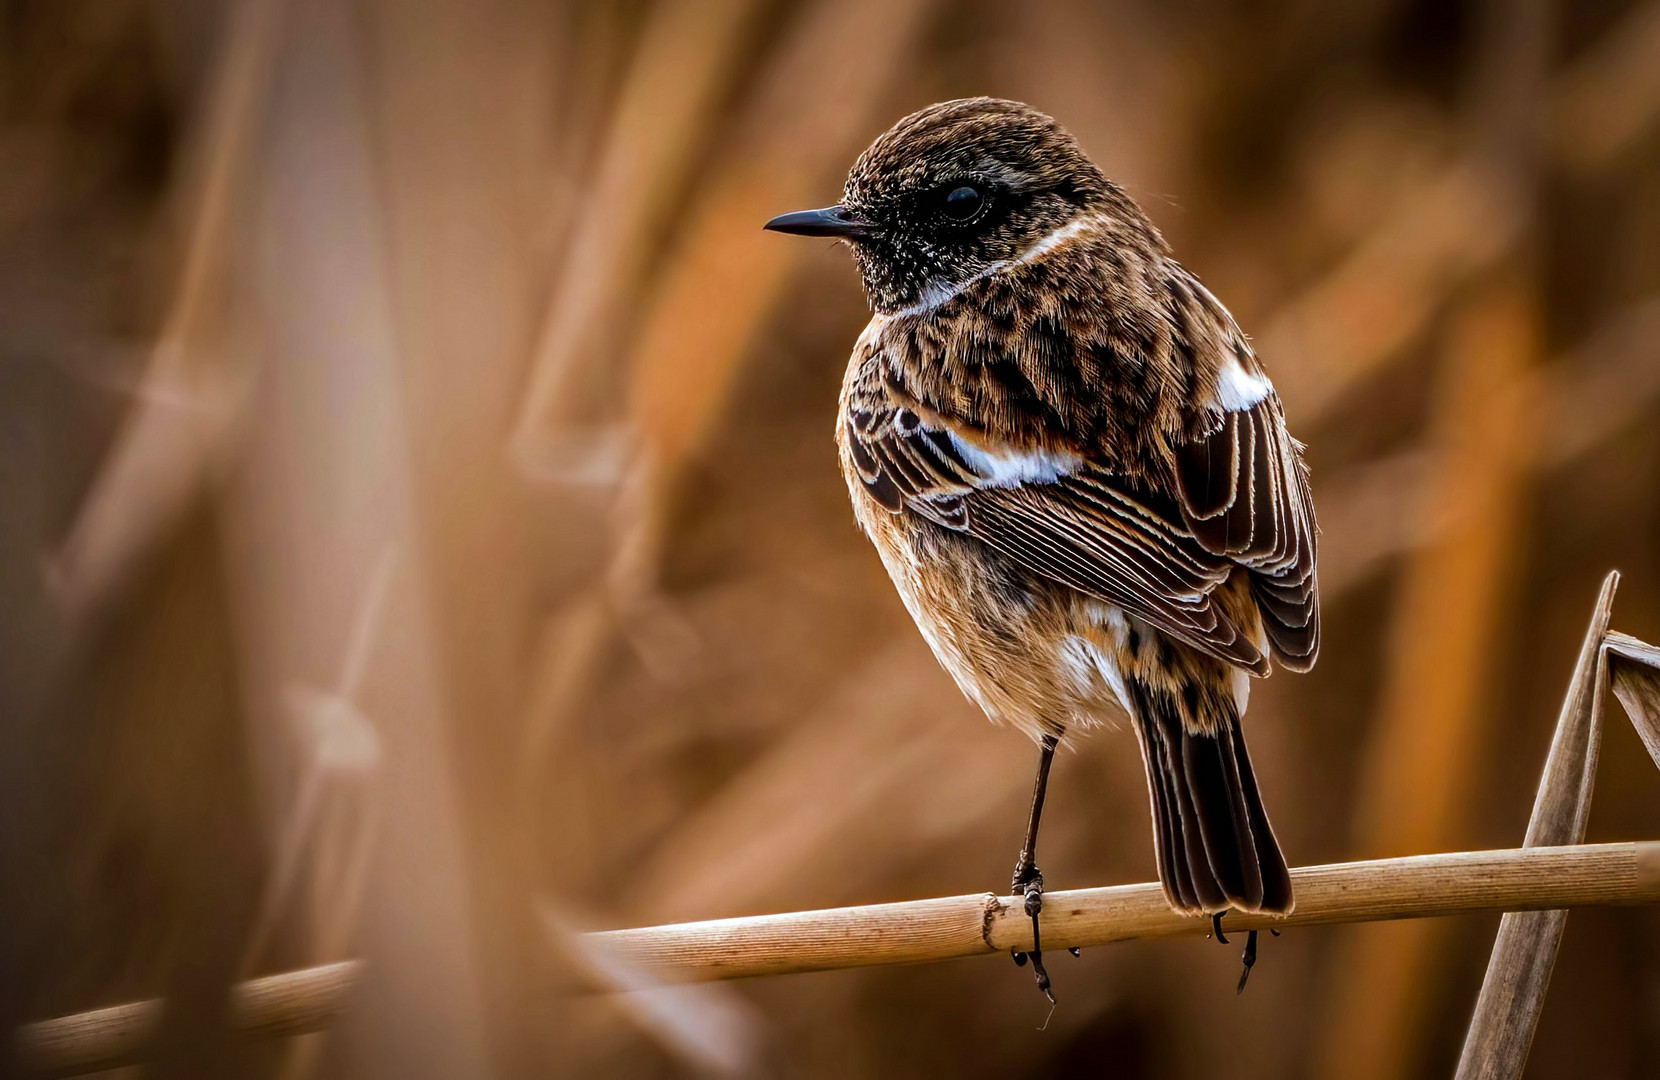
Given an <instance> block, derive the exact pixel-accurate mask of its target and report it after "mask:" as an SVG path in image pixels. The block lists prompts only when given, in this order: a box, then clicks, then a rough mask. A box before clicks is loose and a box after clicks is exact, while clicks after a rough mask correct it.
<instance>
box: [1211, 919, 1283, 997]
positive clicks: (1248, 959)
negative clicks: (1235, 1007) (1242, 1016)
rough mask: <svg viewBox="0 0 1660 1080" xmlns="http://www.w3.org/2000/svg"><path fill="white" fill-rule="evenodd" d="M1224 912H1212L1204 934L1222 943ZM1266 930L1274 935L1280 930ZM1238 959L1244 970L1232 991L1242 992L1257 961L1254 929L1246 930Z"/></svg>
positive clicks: (1224, 942)
mask: <svg viewBox="0 0 1660 1080" xmlns="http://www.w3.org/2000/svg"><path fill="white" fill-rule="evenodd" d="M1226 914H1227V912H1225V911H1217V912H1213V913H1212V914H1211V917H1210V933H1209V934H1206V935H1205V936H1206V937H1214V938H1215V939H1216V940H1217V941H1218V942H1220V943H1221V944H1223V945H1226V944H1227V943H1228V937H1227V935H1226V934H1224V933H1222V916H1224V915H1226ZM1268 932H1269V933H1270V934H1273V935H1274V936H1275V937H1279V936H1280V932H1279V931H1278V930H1275V929H1273V928H1270V929H1269V931H1268ZM1239 960H1240V963H1242V964H1244V965H1245V970H1243V971H1241V972H1240V973H1239V986H1238V987H1237V988H1236V989H1235V990H1234V993H1236V994H1243V993H1244V992H1245V983H1246V982H1247V981H1249V980H1250V978H1251V968H1253V967H1255V966H1256V962H1257V932H1256V931H1255V930H1251V931H1247V933H1246V935H1245V951H1244V952H1243V953H1241V954H1240V957H1239Z"/></svg>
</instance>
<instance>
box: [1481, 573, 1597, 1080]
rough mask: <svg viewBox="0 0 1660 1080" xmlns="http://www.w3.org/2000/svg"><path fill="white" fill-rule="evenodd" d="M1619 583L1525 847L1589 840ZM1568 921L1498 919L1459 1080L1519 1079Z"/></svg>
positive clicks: (1593, 630)
mask: <svg viewBox="0 0 1660 1080" xmlns="http://www.w3.org/2000/svg"><path fill="white" fill-rule="evenodd" d="M1619 580H1620V575H1619V574H1618V573H1617V572H1616V573H1611V574H1609V575H1608V576H1607V577H1606V578H1605V579H1604V580H1603V583H1602V593H1601V594H1600V595H1599V596H1598V597H1597V606H1596V608H1595V609H1594V610H1593V611H1592V613H1591V625H1590V627H1589V628H1588V629H1587V630H1586V631H1585V641H1584V644H1583V645H1581V646H1580V650H1579V660H1578V662H1577V663H1576V664H1575V665H1574V673H1573V678H1572V679H1571V680H1570V681H1569V683H1568V693H1567V696H1566V697H1565V698H1564V699H1563V701H1562V712H1561V715H1560V716H1559V717H1558V719H1557V722H1556V734H1555V736H1554V737H1553V738H1552V739H1551V747H1550V755H1549V756H1548V757H1547V758H1546V759H1545V770H1544V773H1543V775H1542V776H1540V778H1539V793H1538V795H1537V796H1536V797H1535V799H1534V802H1533V815H1532V817H1531V818H1529V820H1528V824H1527V838H1526V839H1525V840H1524V841H1523V844H1524V846H1525V847H1528V848H1537V847H1543V846H1546V845H1555V844H1577V843H1579V842H1580V841H1582V840H1583V839H1584V838H1585V823H1586V821H1587V820H1588V819H1589V818H1590V814H1591V790H1592V787H1593V786H1594V784H1595V781H1596V776H1597V753H1598V749H1599V747H1600V745H1601V741H1602V706H1603V700H1604V698H1605V697H1606V691H1607V689H1608V665H1607V658H1606V652H1607V650H1606V648H1605V646H1604V639H1605V637H1606V636H1607V633H1608V619H1609V617H1610V616H1611V615H1612V613H1613V608H1614V590H1615V588H1616V587H1617V586H1618V585H1619ZM1567 922H1568V913H1567V912H1566V911H1564V910H1551V911H1534V912H1527V913H1507V914H1506V915H1505V916H1504V918H1503V919H1502V920H1500V922H1499V932H1498V937H1497V939H1496V940H1495V941H1494V943H1493V953H1492V956H1491V958H1490V959H1489V960H1488V964H1487V975H1486V977H1485V978H1484V979H1483V980H1482V984H1481V994H1480V996H1479V997H1478V998H1477V999H1476V1008H1475V1015H1474V1017H1473V1018H1472V1019H1471V1020H1470V1027H1469V1029H1468V1031H1467V1032H1466V1034H1465V1039H1464V1051H1463V1053H1462V1054H1461V1055H1460V1057H1459V1062H1458V1073H1457V1076H1458V1078H1459V1080H1501V1078H1505V1077H1509V1078H1512V1080H1514V1078H1517V1077H1520V1076H1521V1075H1522V1070H1523V1069H1524V1068H1526V1066H1527V1055H1528V1050H1529V1048H1530V1047H1531V1046H1532V1045H1533V1032H1534V1029H1535V1028H1536V1027H1537V1025H1538V1023H1539V1015H1540V1013H1542V1012H1543V1011H1544V1008H1545V991H1546V990H1547V989H1548V988H1549V987H1550V976H1551V969H1552V968H1553V967H1554V966H1555V964H1556V952H1557V949H1558V948H1559V947H1560V945H1561V943H1562V931H1563V930H1564V929H1565V928H1566V926H1567Z"/></svg>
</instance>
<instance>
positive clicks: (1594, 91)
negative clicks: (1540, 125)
mask: <svg viewBox="0 0 1660 1080" xmlns="http://www.w3.org/2000/svg"><path fill="white" fill-rule="evenodd" d="M1656 42H1660V4H1654V3H1650V4H1646V5H1644V6H1643V7H1641V8H1639V9H1638V10H1636V11H1634V12H1633V13H1631V14H1630V15H1628V16H1626V18H1625V19H1624V20H1622V21H1621V22H1620V23H1618V24H1616V25H1615V26H1613V27H1612V28H1610V29H1609V30H1608V31H1607V32H1606V33H1605V34H1604V35H1603V37H1602V39H1601V42H1600V43H1599V44H1598V45H1597V46H1595V47H1593V48H1591V49H1589V50H1586V53H1585V55H1583V56H1582V57H1581V58H1579V59H1578V60H1576V62H1575V64H1574V65H1573V67H1571V68H1569V69H1568V70H1567V71H1565V72H1563V73H1562V74H1560V75H1558V76H1556V77H1555V79H1554V80H1553V82H1552V85H1551V93H1550V100H1549V107H1550V114H1551V124H1550V134H1551V138H1552V148H1553V149H1554V150H1555V152H1556V153H1557V155H1558V156H1559V157H1561V158H1563V159H1565V160H1566V161H1568V162H1569V163H1570V164H1571V165H1573V166H1574V167H1575V168H1576V169H1577V170H1578V171H1579V172H1581V173H1582V174H1587V173H1595V172H1597V171H1599V170H1602V169H1606V168H1608V167H1609V166H1611V165H1612V164H1614V163H1615V162H1616V161H1617V160H1618V159H1619V158H1620V157H1621V155H1623V153H1624V152H1625V151H1626V149H1627V148H1628V147H1631V146H1633V145H1634V144H1636V143H1637V142H1638V141H1639V139H1640V138H1641V136H1642V135H1643V133H1644V132H1645V131H1646V130H1647V129H1648V127H1649V126H1651V125H1652V124H1653V123H1654V121H1655V117H1656V116H1657V115H1660V75H1657V74H1656V72H1660V67H1657V66H1656V65H1655V64H1654V63H1653V57H1654V51H1655V48H1656ZM1611 102H1612V103H1613V104H1612V105H1611V104H1610V103H1611ZM1523 201H1524V196H1523V194H1522V193H1521V192H1519V191H1517V190H1516V189H1515V188H1514V186H1513V185H1512V183H1511V181H1510V180H1508V179H1507V178H1506V177H1505V176H1504V175H1503V174H1502V173H1501V172H1497V171H1495V170H1494V169H1492V168H1491V167H1490V164H1489V163H1487V162H1486V161H1484V160H1483V158H1482V157H1481V156H1479V155H1470V156H1467V157H1463V158H1460V159H1459V160H1457V161H1455V162H1453V163H1452V164H1450V165H1449V166H1448V167H1447V169H1446V171H1445V172H1443V173H1442V174H1441V175H1440V177H1439V178H1437V179H1435V180H1434V181H1432V182H1430V183H1427V184H1424V185H1422V186H1421V187H1419V188H1418V189H1417V190H1416V191H1415V192H1414V193H1413V195H1412V196H1411V197H1410V198H1408V199H1406V200H1405V201H1403V202H1402V203H1401V205H1400V207H1399V208H1398V209H1397V210H1396V212H1395V213H1393V214H1391V216H1390V217H1389V218H1388V219H1387V220H1385V221H1384V222H1383V223H1382V224H1381V225H1379V226H1378V227H1377V228H1376V229H1375V230H1374V231H1373V232H1372V233H1371V234H1370V235H1368V236H1367V237H1366V238H1364V239H1363V240H1361V241H1360V243H1358V244H1356V245H1355V247H1354V250H1353V251H1352V253H1351V254H1350V255H1349V256H1348V257H1347V258H1345V259H1344V260H1343V261H1342V262H1341V263H1340V264H1339V265H1338V266H1337V267H1336V268H1335V269H1334V270H1333V271H1332V272H1331V273H1329V274H1328V275H1326V276H1325V277H1323V278H1321V279H1320V280H1318V281H1316V282H1315V283H1314V284H1313V285H1312V286H1310V287H1309V288H1308V289H1306V290H1304V291H1303V292H1301V293H1300V294H1298V295H1297V296H1296V297H1295V298H1294V299H1293V300H1291V301H1290V302H1289V303H1288V304H1286V305H1285V307H1284V308H1282V309H1281V311H1280V312H1279V313H1278V314H1277V315H1275V316H1274V317H1273V318H1272V319H1270V320H1268V321H1267V323H1266V324H1265V329H1264V331H1263V333H1262V334H1261V336H1260V337H1259V339H1258V342H1257V351H1258V352H1260V353H1261V354H1262V355H1264V356H1267V357H1271V358H1273V357H1278V358H1280V360H1279V362H1278V366H1276V367H1275V373H1276V377H1275V382H1276V384H1277V385H1278V388H1279V391H1280V396H1281V397H1282V398H1283V399H1284V400H1285V401H1286V404H1287V407H1288V408H1289V409H1290V410H1291V413H1292V416H1293V419H1295V420H1298V421H1300V422H1301V423H1303V424H1308V423H1310V422H1312V421H1316V420H1318V419H1320V418H1321V417H1323V416H1325V415H1326V414H1327V413H1329V412H1330V411H1331V410H1332V409H1334V408H1336V407H1337V405H1338V404H1339V403H1340V401H1341V399H1342V398H1343V397H1344V395H1345V394H1347V393H1348V392H1349V391H1350V390H1351V389H1353V388H1354V387H1355V386H1357V385H1359V384H1360V383H1361V382H1362V381H1363V380H1365V379H1366V378H1368V377H1369V376H1371V375H1372V374H1373V373H1375V372H1377V371H1378V370H1380V369H1381V368H1382V367H1384V366H1385V365H1387V364H1388V363H1390V362H1392V361H1393V360H1396V359H1399V358H1401V357H1402V356H1403V355H1404V354H1405V351H1406V350H1405V349H1404V346H1406V345H1407V344H1408V343H1410V342H1411V341H1413V340H1416V339H1417V338H1418V337H1419V336H1420V335H1421V334H1422V333H1423V331H1424V330H1425V329H1426V328H1427V327H1428V326H1429V325H1430V322H1431V320H1432V318H1433V317H1434V315H1435V314H1436V312H1437V311H1439V310H1440V309H1441V307H1442V305H1443V304H1444V303H1445V301H1446V298H1447V297H1448V296H1449V295H1451V294H1452V293H1453V292H1454V290H1456V289H1457V288H1458V287H1459V286H1460V285H1462V284H1463V283H1464V282H1466V281H1468V280H1469V279H1470V278H1471V277H1472V276H1474V275H1475V274H1477V273H1479V272H1481V271H1482V270H1484V269H1486V268H1487V267H1489V266H1492V265H1493V264H1494V263H1495V262H1496V261H1497V260H1498V259H1499V258H1500V257H1502V256H1503V255H1504V254H1505V253H1507V252H1508V251H1510V250H1511V248H1512V247H1513V246H1514V244H1515V242H1516V241H1517V239H1518V238H1519V237H1520V236H1521V235H1522V231H1523V230H1522V228H1521V226H1522V225H1523V221H1522V216H1521V215H1522V213H1523Z"/></svg>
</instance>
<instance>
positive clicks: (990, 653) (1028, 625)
mask: <svg viewBox="0 0 1660 1080" xmlns="http://www.w3.org/2000/svg"><path fill="white" fill-rule="evenodd" d="M860 495H862V493H855V504H856V506H857V504H858V502H859V501H860ZM858 510H859V511H860V513H859V517H860V519H861V522H860V523H861V524H862V525H864V527H865V531H866V533H867V534H868V535H869V536H870V538H871V541H872V542H873V543H874V544H875V546H876V550H877V551H878V553H880V555H881V557H882V562H883V565H884V566H886V567H887V571H888V575H889V576H890V577H891V578H892V579H893V583H894V586H895V588H896V589H897V590H898V592H899V595H900V598H901V599H902V600H903V601H904V603H905V607H906V608H907V609H908V610H909V611H910V613H911V617H912V618H913V619H915V620H916V624H917V628H918V629H920V630H921V631H922V636H923V637H924V638H925V639H926V640H927V642H928V644H929V646H930V647H931V648H932V649H933V651H934V655H935V656H937V657H938V658H939V661H940V664H941V665H942V666H943V667H944V668H945V670H946V671H948V672H949V673H950V674H951V677H952V678H953V679H955V680H956V682H957V685H958V686H960V687H961V688H962V690H963V693H965V694H967V695H968V697H969V698H971V699H972V700H973V701H974V702H975V703H977V704H978V705H979V706H980V707H981V708H982V709H983V710H984V711H985V713H986V715H987V716H988V717H990V718H991V719H992V720H993V721H994V722H996V723H1000V724H1009V725H1011V726H1013V727H1016V728H1019V729H1020V730H1021V731H1024V732H1025V733H1026V734H1027V735H1029V736H1030V737H1032V738H1033V739H1037V738H1040V737H1041V736H1043V735H1064V734H1065V733H1067V732H1070V731H1077V730H1079V729H1084V728H1089V727H1093V726H1095V725H1097V724H1100V723H1103V722H1108V721H1111V720H1114V719H1116V718H1117V717H1118V716H1120V715H1121V713H1122V709H1123V708H1124V686H1123V680H1122V678H1121V677H1120V675H1119V671H1118V663H1117V659H1116V657H1117V656H1118V654H1119V653H1120V651H1121V649H1122V647H1123V642H1124V634H1125V628H1126V623H1125V616H1124V614H1123V612H1122V611H1120V610H1119V609H1118V608H1116V607H1113V606H1111V605H1108V604H1104V603H1101V602H1099V601H1097V600H1094V599H1092V598H1090V597H1086V596H1084V595H1082V594H1080V593H1078V592H1076V591H1075V590H1072V589H1069V588H1067V587H1065V586H1062V585H1058V584H1056V583H1054V582H1052V581H1050V580H1048V579H1047V578H1043V577H1040V576H1037V575H1034V574H1031V573H1029V572H1027V571H1026V570H1024V569H1022V568H1021V567H1019V566H1018V565H1016V564H1015V563H1013V562H1012V561H1011V560H1009V559H1007V558H1005V557H1004V556H1002V555H1000V554H998V553H997V552H996V551H994V550H992V549H990V548H988V547H987V546H986V545H985V544H984V543H982V542H981V541H979V540H976V539H974V538H973V537H970V536H966V535H964V534H963V533H960V532H956V531H955V530H952V529H948V528H945V527H944V526H941V525H937V524H935V523H933V522H931V521H929V520H927V519H926V518H922V517H920V516H918V515H915V514H910V513H899V514H891V513H889V512H887V511H886V510H884V509H882V508H881V507H879V506H875V505H873V504H869V503H866V504H865V505H863V506H858Z"/></svg>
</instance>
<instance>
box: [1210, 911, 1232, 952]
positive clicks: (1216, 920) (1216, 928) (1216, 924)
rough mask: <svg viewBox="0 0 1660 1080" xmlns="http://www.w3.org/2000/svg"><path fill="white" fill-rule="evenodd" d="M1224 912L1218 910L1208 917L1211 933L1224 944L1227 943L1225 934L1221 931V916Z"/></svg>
mask: <svg viewBox="0 0 1660 1080" xmlns="http://www.w3.org/2000/svg"><path fill="white" fill-rule="evenodd" d="M1225 914H1226V912H1222V911H1218V912H1217V913H1216V914H1214V915H1212V916H1211V917H1210V929H1211V933H1213V934H1215V935H1216V940H1217V941H1220V942H1221V943H1222V944H1224V945H1226V944H1227V943H1228V938H1227V935H1226V934H1224V933H1222V916H1223V915H1225Z"/></svg>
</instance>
